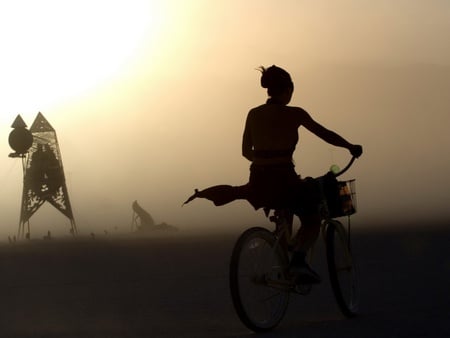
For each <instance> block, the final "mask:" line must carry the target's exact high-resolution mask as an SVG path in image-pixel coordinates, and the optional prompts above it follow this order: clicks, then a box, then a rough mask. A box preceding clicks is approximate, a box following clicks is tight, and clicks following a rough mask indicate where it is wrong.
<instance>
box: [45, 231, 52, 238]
mask: <svg viewBox="0 0 450 338" xmlns="http://www.w3.org/2000/svg"><path fill="white" fill-rule="evenodd" d="M44 239H45V240H50V239H52V234H51V232H50V230H49V231H47V236H44Z"/></svg>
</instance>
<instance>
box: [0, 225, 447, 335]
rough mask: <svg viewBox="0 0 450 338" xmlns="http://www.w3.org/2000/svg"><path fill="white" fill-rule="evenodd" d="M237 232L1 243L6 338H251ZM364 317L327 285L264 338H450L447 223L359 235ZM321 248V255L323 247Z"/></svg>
mask: <svg viewBox="0 0 450 338" xmlns="http://www.w3.org/2000/svg"><path fill="white" fill-rule="evenodd" d="M238 235H239V233H238V232H236V233H233V234H221V235H218V234H214V235H213V234H203V235H201V236H196V235H193V234H191V235H186V234H183V233H181V232H179V233H167V234H164V233H159V234H154V235H151V236H148V237H146V238H124V237H121V238H117V237H116V238H111V237H109V238H108V237H104V238H102V239H97V240H92V239H79V240H62V239H59V240H58V239H54V240H51V241H45V240H39V241H31V242H24V243H16V244H15V245H9V244H4V245H1V246H0V276H1V278H0V311H1V313H0V337H110V338H114V337H247V336H252V335H253V334H252V333H251V332H249V331H248V330H247V329H246V328H245V327H244V326H243V325H242V324H241V323H240V321H239V319H238V318H237V316H236V314H235V312H234V309H233V306H232V303H231V299H230V295H229V291H228V263H229V257H230V253H231V250H232V247H233V244H234V242H235V240H236V239H237V236H238ZM353 238H354V247H355V251H356V252H357V254H358V258H359V265H360V270H361V298H362V304H361V314H360V316H359V317H357V318H355V319H351V320H348V319H345V318H344V317H343V316H342V315H341V314H340V313H339V310H338V308H337V306H336V305H335V301H334V298H333V295H332V293H331V289H330V285H329V283H328V281H327V280H326V270H325V266H324V264H323V263H324V257H323V256H322V255H318V257H317V258H318V259H317V264H316V268H317V270H319V272H320V273H321V274H322V275H323V276H324V277H325V278H324V279H325V281H324V282H323V283H322V284H321V285H320V286H318V287H316V288H315V289H313V291H312V294H311V295H309V296H308V297H302V296H293V297H292V301H291V304H290V306H289V309H288V313H287V315H286V317H285V319H284V320H283V321H282V323H281V325H280V326H279V327H278V328H277V329H276V330H275V331H273V332H272V333H270V334H266V335H264V337H450V287H449V286H450V255H449V254H450V245H449V244H450V227H447V228H446V229H445V228H440V229H423V230H420V229H419V230H418V229H415V230H412V229H411V230H410V231H409V233H405V231H402V232H400V231H365V232H363V231H355V233H354V237H353ZM318 250H319V251H323V247H322V244H321V243H320V244H319V245H318Z"/></svg>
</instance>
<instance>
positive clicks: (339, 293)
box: [326, 221, 359, 318]
mask: <svg viewBox="0 0 450 338" xmlns="http://www.w3.org/2000/svg"><path fill="white" fill-rule="evenodd" d="M326 248H327V262H328V273H329V276H330V282H331V287H332V289H333V293H334V295H335V297H336V301H337V303H338V305H339V308H340V309H341V311H342V313H343V314H344V315H345V316H346V317H349V318H350V317H354V316H355V315H356V314H357V312H358V307H359V285H358V271H357V267H356V264H355V260H354V258H353V256H352V253H351V251H350V248H349V244H348V237H347V232H346V231H345V229H344V227H343V226H342V224H341V223H339V222H337V221H332V222H330V223H329V224H328V226H327V232H326Z"/></svg>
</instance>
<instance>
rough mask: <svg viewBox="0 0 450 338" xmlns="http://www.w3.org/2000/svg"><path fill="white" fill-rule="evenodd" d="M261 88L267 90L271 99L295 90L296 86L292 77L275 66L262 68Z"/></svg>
mask: <svg viewBox="0 0 450 338" xmlns="http://www.w3.org/2000/svg"><path fill="white" fill-rule="evenodd" d="M260 71H261V73H262V76H261V86H262V87H263V88H267V93H268V95H269V96H270V97H276V96H279V95H282V94H284V93H286V92H290V93H291V94H292V91H293V90H294V84H293V82H292V79H291V76H290V75H289V73H288V72H287V71H285V70H284V69H283V68H280V67H277V66H275V65H273V66H270V67H269V68H265V67H261V68H260Z"/></svg>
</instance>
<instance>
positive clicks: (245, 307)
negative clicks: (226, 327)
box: [229, 157, 359, 332]
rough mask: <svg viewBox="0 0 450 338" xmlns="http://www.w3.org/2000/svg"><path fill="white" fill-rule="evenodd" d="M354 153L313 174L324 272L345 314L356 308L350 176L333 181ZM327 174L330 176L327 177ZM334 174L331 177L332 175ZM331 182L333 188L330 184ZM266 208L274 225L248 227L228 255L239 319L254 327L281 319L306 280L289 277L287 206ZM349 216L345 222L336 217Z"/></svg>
mask: <svg viewBox="0 0 450 338" xmlns="http://www.w3.org/2000/svg"><path fill="white" fill-rule="evenodd" d="M354 160H355V157H353V158H352V159H351V160H350V162H349V163H348V164H347V166H346V167H345V168H344V169H343V170H341V171H340V172H338V173H332V172H331V171H330V172H329V173H328V174H327V175H324V176H321V177H319V178H316V179H315V180H316V181H317V182H318V185H319V187H320V193H321V203H320V214H321V217H322V224H321V233H322V235H323V238H324V240H325V247H326V257H327V264H328V274H329V278H330V282H331V286H332V290H333V293H334V296H335V298H336V301H337V304H338V306H339V308H340V310H341V312H342V313H343V314H344V315H345V316H346V317H349V318H350V317H353V316H355V315H356V314H357V311H358V305H359V289H358V272H357V268H356V264H355V261H354V258H353V256H352V251H351V243H350V215H351V214H353V213H355V212H356V199H355V197H356V194H355V180H350V181H343V182H339V181H337V179H336V178H337V177H338V176H340V175H342V174H343V173H344V172H346V171H347V170H348V169H349V168H350V167H351V165H352V164H353V162H354ZM330 178H331V179H330ZM333 178H334V180H333ZM332 186H334V188H332ZM271 210H272V209H268V208H266V209H265V211H266V216H268V217H269V219H270V221H271V222H274V223H275V230H273V231H269V230H267V229H265V228H262V227H253V228H250V229H247V230H246V231H244V232H243V233H242V234H241V236H240V237H239V238H238V240H237V242H236V244H235V246H234V248H233V252H232V255H231V261H230V275H229V278H230V291H231V297H232V300H233V304H234V308H235V310H236V312H237V314H238V316H239V318H240V320H241V321H242V323H243V324H244V325H245V326H246V327H247V328H249V329H250V330H252V331H254V332H264V331H269V330H272V329H273V328H275V327H276V326H277V325H278V324H279V323H280V322H281V320H282V319H283V317H284V315H285V313H286V310H287V307H288V303H289V296H290V294H291V293H297V294H300V295H307V294H309V293H310V292H311V289H312V285H311V284H300V285H298V284H295V282H294V281H292V280H291V279H290V278H289V274H288V269H289V259H290V256H291V254H292V248H291V247H290V246H289V245H288V244H287V243H288V242H289V241H288V240H287V238H288V237H289V236H290V229H289V224H291V225H290V226H292V212H290V211H289V210H274V213H273V215H272V216H269V214H270V211H271ZM339 216H348V224H347V227H345V226H344V225H343V224H342V223H341V222H340V221H338V220H336V219H335V218H336V217H339Z"/></svg>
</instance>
